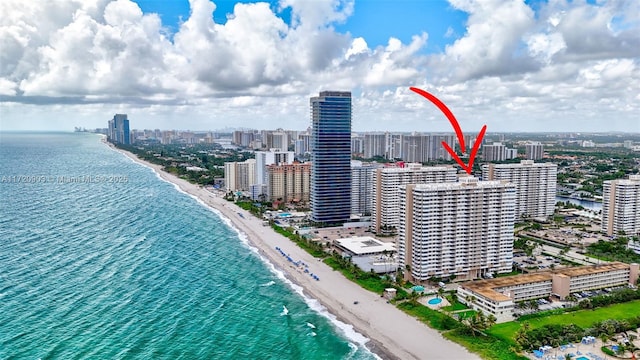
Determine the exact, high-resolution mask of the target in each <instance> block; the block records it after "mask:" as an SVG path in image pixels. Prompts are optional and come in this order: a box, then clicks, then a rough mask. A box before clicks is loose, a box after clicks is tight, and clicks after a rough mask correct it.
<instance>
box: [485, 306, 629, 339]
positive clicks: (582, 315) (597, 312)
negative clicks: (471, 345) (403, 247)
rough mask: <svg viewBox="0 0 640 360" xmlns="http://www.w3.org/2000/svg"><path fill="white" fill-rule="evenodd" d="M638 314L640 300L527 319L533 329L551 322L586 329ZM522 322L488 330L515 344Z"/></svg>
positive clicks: (501, 325)
mask: <svg viewBox="0 0 640 360" xmlns="http://www.w3.org/2000/svg"><path fill="white" fill-rule="evenodd" d="M636 316H640V300H636V301H631V302H628V303H623V304H614V305H610V306H607V307H603V308H599V309H594V310H580V311H573V312H567V313H563V314H559V315H550V316H545V317H542V318H537V319H529V320H525V321H527V322H528V323H529V324H530V325H531V329H536V328H539V327H542V326H544V325H549V324H562V325H565V324H576V325H578V326H580V327H581V328H583V329H586V328H588V327H591V325H593V323H595V322H598V321H603V320H607V319H616V320H621V319H628V318H632V317H636ZM521 324H522V322H521V321H511V322H508V323H502V324H497V325H494V326H492V327H491V329H489V331H487V332H488V333H490V334H491V335H494V336H496V337H498V338H500V339H504V340H506V341H508V342H510V343H511V344H515V342H514V340H513V336H514V334H515V333H516V331H517V330H518V329H519V328H520V326H521Z"/></svg>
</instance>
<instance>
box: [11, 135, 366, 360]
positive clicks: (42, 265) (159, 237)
mask: <svg viewBox="0 0 640 360" xmlns="http://www.w3.org/2000/svg"><path fill="white" fill-rule="evenodd" d="M0 181H1V182H0V359H84V358H91V359H372V358H374V355H372V354H371V353H370V352H368V351H367V350H366V349H365V348H364V347H363V345H362V344H363V342H364V341H365V340H366V339H363V338H362V337H361V336H360V335H359V334H357V333H354V332H353V331H351V330H350V327H348V326H345V325H344V324H341V323H339V322H337V321H335V320H334V319H332V317H331V316H330V315H328V314H327V313H326V312H324V311H323V310H322V308H321V306H319V305H318V303H317V302H316V301H315V300H313V299H309V298H305V297H303V296H302V293H301V289H300V288H298V287H296V286H295V285H293V284H291V283H289V282H288V281H287V280H286V279H285V278H284V277H283V276H282V274H281V273H279V272H278V271H276V270H275V269H274V268H273V267H272V266H271V265H270V264H268V263H267V262H265V260H264V259H262V258H261V257H260V256H259V255H258V254H257V252H256V251H255V249H252V248H251V247H250V246H249V245H248V243H247V241H246V239H245V238H244V237H243V235H240V234H238V233H237V232H236V231H235V229H233V228H232V227H231V226H230V224H229V223H228V221H225V220H224V219H221V218H220V217H219V216H218V214H216V213H215V212H214V211H212V210H211V209H209V208H207V207H205V206H203V205H202V204H201V203H199V202H198V201H196V200H195V199H193V198H192V197H190V196H188V195H186V194H184V193H181V192H179V191H178V190H177V189H176V188H175V187H174V186H173V185H171V184H169V183H166V182H164V181H162V180H160V179H159V177H158V176H156V174H154V173H153V171H151V170H150V169H149V168H147V167H144V166H141V165H138V164H136V163H134V162H133V161H131V160H129V159H128V158H126V157H124V156H123V155H121V154H119V153H117V152H115V151H113V150H111V149H110V148H108V147H107V146H106V145H104V144H103V143H101V141H100V137H99V136H97V135H93V134H82V133H2V134H0ZM284 307H286V308H287V310H288V314H287V315H284V314H283V310H284Z"/></svg>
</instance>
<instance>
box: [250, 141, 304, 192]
mask: <svg viewBox="0 0 640 360" xmlns="http://www.w3.org/2000/svg"><path fill="white" fill-rule="evenodd" d="M255 154H256V172H255V174H256V176H255V179H253V180H252V183H251V184H250V185H253V184H267V182H268V178H267V166H269V165H291V164H293V161H294V160H295V156H294V152H293V151H280V150H278V149H270V150H269V151H256V153H255Z"/></svg>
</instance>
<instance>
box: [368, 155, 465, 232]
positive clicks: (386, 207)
mask: <svg viewBox="0 0 640 360" xmlns="http://www.w3.org/2000/svg"><path fill="white" fill-rule="evenodd" d="M456 174H457V171H456V169H455V168H453V167H451V166H430V167H423V166H422V165H421V164H406V165H405V167H401V168H397V167H395V168H383V169H377V170H375V171H374V175H373V176H374V178H373V207H372V214H371V215H372V222H373V224H372V225H373V228H374V229H375V231H376V233H379V232H380V229H381V228H382V227H397V226H398V216H399V214H400V197H399V193H400V189H399V187H398V186H400V185H407V184H427V183H442V182H455V181H457V179H458V178H457V175H456Z"/></svg>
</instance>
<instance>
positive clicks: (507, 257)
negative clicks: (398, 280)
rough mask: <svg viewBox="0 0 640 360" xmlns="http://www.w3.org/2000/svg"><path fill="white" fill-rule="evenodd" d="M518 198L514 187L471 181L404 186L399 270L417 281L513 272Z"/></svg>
mask: <svg viewBox="0 0 640 360" xmlns="http://www.w3.org/2000/svg"><path fill="white" fill-rule="evenodd" d="M515 194H516V189H515V186H514V185H513V184H511V183H508V182H506V181H478V179H477V178H474V177H471V176H468V177H461V178H460V179H459V182H456V183H438V184H409V185H404V186H402V187H401V191H400V219H401V220H400V223H399V227H398V245H399V247H398V262H399V263H400V266H401V267H402V268H407V269H408V274H407V275H410V277H409V278H410V279H411V280H413V281H425V280H428V279H430V278H432V277H435V278H445V277H449V276H455V277H456V278H457V279H459V280H467V279H474V278H478V277H490V276H492V275H493V274H495V273H507V272H510V271H511V265H512V262H513V226H514V219H515ZM407 265H408V267H407Z"/></svg>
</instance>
